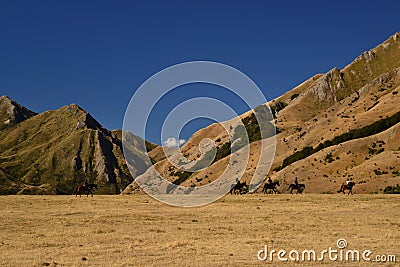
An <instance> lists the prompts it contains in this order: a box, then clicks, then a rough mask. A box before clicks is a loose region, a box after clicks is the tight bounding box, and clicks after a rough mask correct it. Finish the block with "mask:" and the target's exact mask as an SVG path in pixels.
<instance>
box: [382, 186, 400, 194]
mask: <svg viewBox="0 0 400 267" xmlns="http://www.w3.org/2000/svg"><path fill="white" fill-rule="evenodd" d="M383 193H384V194H400V185H398V184H397V185H396V186H387V187H386V188H385V189H384V190H383Z"/></svg>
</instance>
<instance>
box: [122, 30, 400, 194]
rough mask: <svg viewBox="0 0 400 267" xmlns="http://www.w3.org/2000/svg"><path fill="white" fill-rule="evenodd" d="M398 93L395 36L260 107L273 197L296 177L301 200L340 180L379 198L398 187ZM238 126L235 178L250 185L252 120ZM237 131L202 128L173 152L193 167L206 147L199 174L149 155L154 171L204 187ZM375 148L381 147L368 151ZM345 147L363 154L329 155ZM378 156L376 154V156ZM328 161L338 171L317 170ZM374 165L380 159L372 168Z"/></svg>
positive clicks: (399, 51) (254, 154)
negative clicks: (270, 132)
mask: <svg viewBox="0 0 400 267" xmlns="http://www.w3.org/2000/svg"><path fill="white" fill-rule="evenodd" d="M399 91H400V33H396V34H394V35H393V36H391V37H390V38H389V39H388V40H387V41H385V42H384V43H382V44H381V45H379V46H377V47H376V48H374V49H372V50H370V51H367V52H364V53H363V54H362V55H360V56H359V57H358V58H356V59H355V60H354V61H353V62H352V63H351V64H349V65H348V66H346V67H345V68H344V69H343V70H340V69H338V68H333V69H332V70H330V71H329V72H328V73H326V74H318V75H315V76H314V77H312V78H310V79H308V80H307V81H305V82H303V83H302V84H300V85H299V86H297V87H295V88H294V89H293V90H291V91H289V92H287V93H285V94H284V95H282V96H281V97H278V98H277V99H275V100H272V101H271V102H269V103H268V104H269V106H270V107H271V109H272V110H273V113H274V116H275V125H276V140H277V144H276V153H275V159H274V161H273V163H272V168H271V171H270V172H269V173H265V176H271V177H272V179H276V180H279V181H280V182H281V184H282V186H281V191H284V190H286V189H285V187H287V185H288V184H289V183H291V182H292V181H293V180H294V178H295V177H296V176H297V177H298V178H299V180H300V181H303V182H305V183H307V185H308V186H307V191H308V192H319V193H322V192H325V191H327V192H328V191H329V192H332V191H334V190H333V188H336V187H337V185H338V184H340V183H342V182H343V181H345V180H346V179H348V178H353V179H354V180H355V181H356V182H357V183H359V184H362V188H363V189H362V192H365V193H371V192H383V190H384V188H385V187H386V186H391V185H392V186H394V185H396V183H399V181H398V179H399V178H398V176H397V175H396V174H397V173H398V172H399V171H400V170H399V169H398V168H399V166H400V160H399V154H398V153H399V149H400V143H399V141H398V140H399V139H396V138H393V136H397V129H398V125H399V115H398V114H399V112H400V106H399V105H398V103H399V100H400V99H399V98H400V95H399ZM240 119H241V121H242V122H243V123H244V124H245V125H246V126H245V128H246V129H245V130H246V132H247V134H248V135H249V138H250V142H252V143H251V146H250V159H249V161H248V162H247V167H246V170H245V173H244V176H243V178H242V180H246V181H247V182H250V180H251V178H252V177H253V175H254V173H255V171H256V168H257V166H258V165H259V164H266V163H265V162H259V158H260V153H261V150H260V149H261V145H260V144H261V142H260V135H259V134H258V130H257V127H258V125H257V122H256V121H255V120H254V119H253V112H252V111H249V112H246V113H245V114H243V115H241V116H240ZM223 125H225V126H226V129H229V130H228V132H227V131H226V130H225V128H224V127H223ZM239 128H240V126H238V121H237V119H232V120H230V121H227V122H223V123H221V124H213V125H210V126H208V127H206V128H204V129H201V130H199V131H198V132H196V133H195V134H194V135H193V136H192V137H191V138H190V140H189V141H188V142H187V143H186V144H185V145H184V146H183V147H182V148H181V151H182V153H183V154H184V155H185V156H186V157H187V158H188V159H190V160H194V159H201V158H202V157H203V156H204V155H202V154H201V153H200V150H199V144H200V142H201V140H203V139H204V138H209V139H211V140H213V141H214V143H215V145H216V149H217V154H216V155H217V157H216V159H215V160H214V161H213V164H211V166H209V167H207V168H206V169H203V170H201V171H198V172H195V173H186V172H182V171H181V170H179V169H177V168H176V167H175V166H173V165H172V164H171V163H169V162H168V160H166V159H165V158H164V157H162V156H160V154H162V153H161V152H162V151H161V150H159V151H158V153H157V158H158V162H157V163H156V164H155V168H156V169H157V170H158V171H159V173H161V174H162V175H163V177H165V178H166V179H168V180H170V181H171V182H175V181H179V182H180V184H181V185H184V186H199V185H204V184H207V183H210V182H212V181H214V180H215V179H217V178H218V177H219V175H220V174H221V173H222V172H223V171H224V170H225V168H226V167H227V166H228V165H227V164H228V162H229V158H230V157H229V155H230V154H231V149H233V150H234V149H235V148H234V146H232V144H231V143H230V142H229V135H233V136H234V135H235V133H237V132H238V130H240V129H239ZM377 136H380V137H379V138H378V137H377ZM371 140H374V141H371ZM384 140H385V141H384ZM378 141H379V142H382V141H384V142H385V144H382V143H379V144H378V143H376V142H378ZM349 142H350V143H351V144H353V145H352V146H357V147H360V148H363V149H358V150H357V151H358V152H357V153H353V152H354V150H355V149H354V148H352V149H349V151H346V153H348V154H346V155H348V156H346V157H345V156H339V155H335V154H334V153H331V152H330V151H336V150H337V149H339V148H341V147H343V146H345V145H346V146H347V143H349ZM373 142H375V145H373ZM379 145H381V147H379V148H376V147H375V146H379ZM373 146H374V147H373ZM371 149H372V150H371ZM376 149H377V151H380V153H378V154H379V155H378V154H376V153H375V154H374V153H372V154H371V151H375V150H376ZM382 149H384V151H385V152H384V153H381V152H382V151H381V150H382ZM331 154H332V155H331ZM313 155H316V157H315V158H314V157H312V156H313ZM317 155H318V156H317ZM378 156H379V157H378ZM331 157H334V158H332V162H333V161H334V160H336V161H335V163H338V164H328V163H327V162H325V160H324V158H328V159H330V158H331ZM336 157H339V158H340V160H339V159H336ZM380 157H381V158H382V159H380V160H377V159H378V158H380ZM310 158H312V161H311V160H310ZM315 160H317V161H318V162H315ZM319 160H321V163H320V162H319ZM339 162H340V164H339ZM317 163H318V164H322V166H318V167H319V168H322V169H324V170H325V172H322V171H321V172H320V171H317V170H316V168H317V165H318V164H317ZM323 163H325V165H324V164H323ZM296 166H301V168H299V167H296ZM382 172H383V174H382ZM150 173H151V172H150V171H149V174H150ZM144 175H146V173H145V174H144ZM183 177H184V178H183ZM325 177H328V179H326V178H325ZM132 190H133V191H135V190H136V186H135V185H134V184H133V185H132V186H130V187H128V188H127V189H126V191H125V192H126V193H129V192H131V191H132ZM135 192H136V191H135Z"/></svg>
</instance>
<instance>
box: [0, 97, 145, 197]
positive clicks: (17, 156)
mask: <svg viewBox="0 0 400 267" xmlns="http://www.w3.org/2000/svg"><path fill="white" fill-rule="evenodd" d="M0 118H1V119H0V120H1V122H2V125H3V126H4V127H3V128H2V130H0V181H1V182H0V194H16V193H20V194H71V193H73V192H74V190H75V188H76V186H77V185H78V183H82V182H83V181H84V180H85V179H87V180H88V181H89V182H96V183H98V185H99V190H98V191H97V193H103V194H117V193H119V192H120V191H121V190H122V189H124V188H125V187H126V186H127V185H128V184H130V183H131V182H132V181H133V179H134V178H135V177H136V176H137V175H140V174H142V173H143V172H144V171H145V170H146V169H147V168H148V166H150V164H151V163H150V162H149V160H147V158H146V157H145V154H144V153H145V150H146V148H145V147H141V146H140V145H139V144H141V142H138V141H136V142H134V141H135V140H139V138H138V137H136V136H134V135H128V136H129V137H130V140H131V141H132V142H131V147H130V150H131V153H132V154H133V155H134V157H132V160H131V162H130V164H131V165H132V166H133V167H131V170H132V171H133V176H132V175H131V173H130V172H129V170H128V167H127V164H126V162H125V159H124V156H123V153H122V141H121V131H118V130H117V131H109V130H107V129H105V128H104V127H102V126H101V125H100V124H99V123H98V122H97V121H96V120H95V119H94V118H93V117H92V116H91V115H90V114H89V113H88V112H86V111H85V110H83V109H82V108H80V107H79V106H77V105H75V104H72V105H69V106H65V107H62V108H60V109H58V110H52V111H46V112H43V113H40V114H37V115H36V113H34V112H31V111H29V110H28V109H27V108H24V107H22V106H21V105H19V104H17V103H16V102H15V101H13V100H11V99H9V98H8V97H1V102H0Z"/></svg>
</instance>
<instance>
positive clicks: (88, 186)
mask: <svg viewBox="0 0 400 267" xmlns="http://www.w3.org/2000/svg"><path fill="white" fill-rule="evenodd" d="M93 189H97V184H89V183H88V182H87V181H86V180H85V181H84V182H83V184H79V185H78V187H77V188H76V191H75V196H78V194H79V196H81V193H84V192H86V196H89V194H91V195H92V197H93V192H92V190H93Z"/></svg>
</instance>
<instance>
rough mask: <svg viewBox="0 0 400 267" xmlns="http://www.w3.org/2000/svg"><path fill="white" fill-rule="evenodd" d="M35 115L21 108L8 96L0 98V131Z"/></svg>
mask: <svg viewBox="0 0 400 267" xmlns="http://www.w3.org/2000/svg"><path fill="white" fill-rule="evenodd" d="M36 114H37V113H36V112H33V111H31V110H29V109H27V108H25V107H23V106H21V105H20V104H18V103H17V102H16V101H14V100H12V99H11V98H9V97H8V96H1V97H0V130H1V129H4V128H7V127H8V126H11V125H14V124H17V123H19V122H21V121H24V120H26V119H28V118H30V117H32V116H34V115H36Z"/></svg>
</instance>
